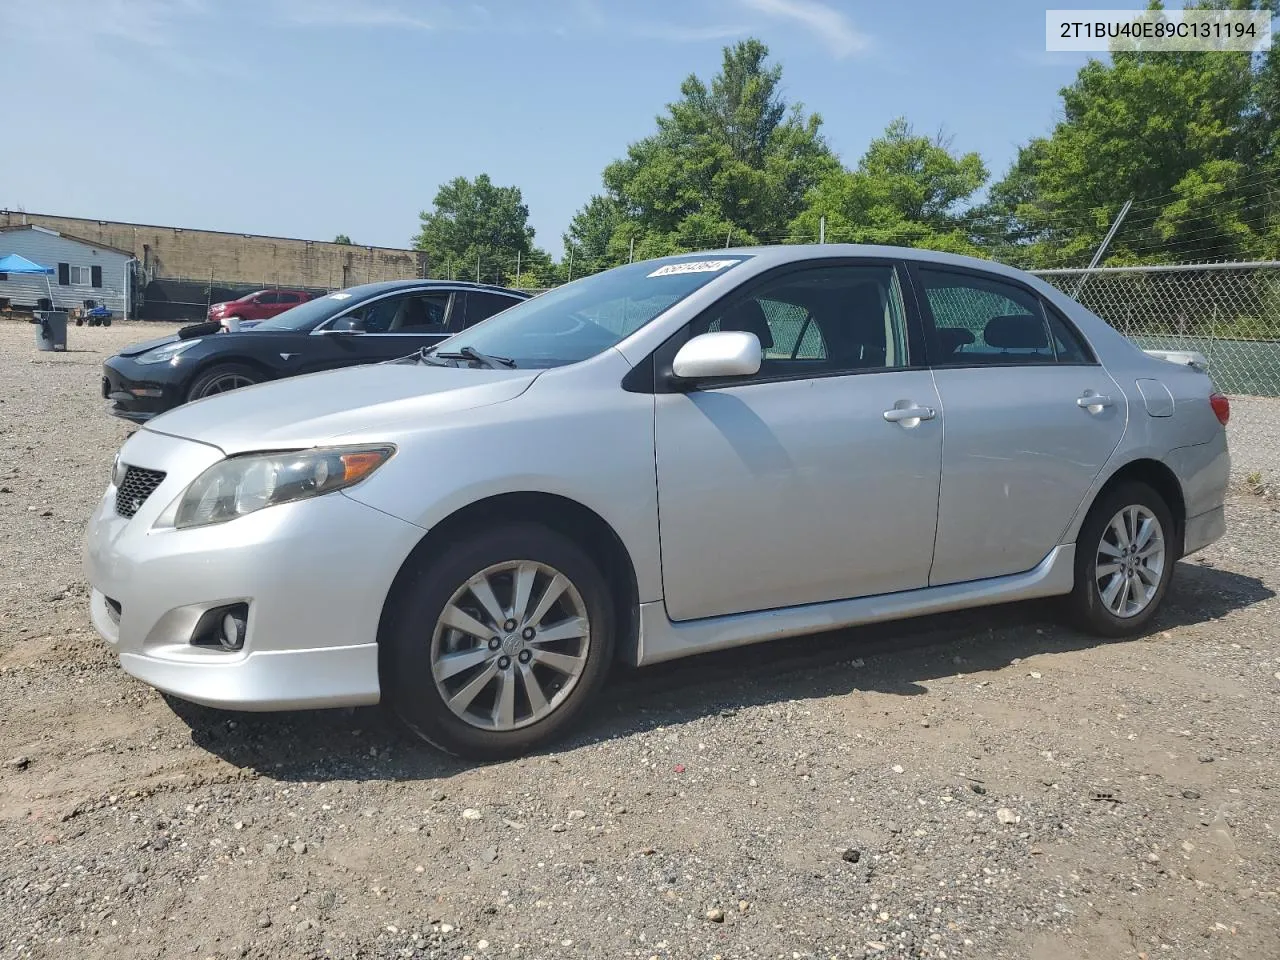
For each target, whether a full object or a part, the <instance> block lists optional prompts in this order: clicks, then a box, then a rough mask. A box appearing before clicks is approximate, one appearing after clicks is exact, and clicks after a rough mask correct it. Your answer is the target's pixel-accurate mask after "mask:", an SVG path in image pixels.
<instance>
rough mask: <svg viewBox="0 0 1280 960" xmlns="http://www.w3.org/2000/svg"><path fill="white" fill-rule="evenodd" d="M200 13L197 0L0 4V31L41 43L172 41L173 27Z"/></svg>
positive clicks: (144, 43)
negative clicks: (2, 28)
mask: <svg viewBox="0 0 1280 960" xmlns="http://www.w3.org/2000/svg"><path fill="white" fill-rule="evenodd" d="M203 12H204V3H203V2H202V0H45V2H44V3H34V4H33V3H6V4H0V26H3V27H5V28H6V29H4V30H2V31H0V33H4V34H5V35H8V36H11V37H18V36H20V37H22V38H23V39H24V40H26V41H28V42H35V43H40V44H51V43H60V44H61V45H63V46H64V47H65V46H66V45H71V46H77V47H83V46H87V45H92V44H93V43H94V42H95V41H97V40H100V39H107V40H124V41H127V42H130V43H135V44H138V45H140V46H144V47H151V48H163V47H167V46H169V45H171V44H172V43H173V42H174V39H175V36H176V33H177V31H176V27H177V26H178V25H179V24H180V22H182V21H185V20H186V19H188V18H189V17H190V16H191V15H193V14H200V13H203Z"/></svg>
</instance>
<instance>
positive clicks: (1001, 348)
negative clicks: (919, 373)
mask: <svg viewBox="0 0 1280 960" xmlns="http://www.w3.org/2000/svg"><path fill="white" fill-rule="evenodd" d="M917 276H918V277H919V278H920V281H921V285H922V286H923V292H924V295H925V300H926V301H927V302H928V305H929V312H930V313H931V314H932V315H933V324H934V328H935V331H936V340H935V343H936V345H937V350H936V354H937V356H936V358H935V363H936V364H938V365H939V366H962V367H970V366H984V365H992V366H1001V365H1010V364H1013V365H1028V364H1045V363H1088V362H1090V358H1089V354H1088V350H1087V348H1086V347H1085V345H1084V343H1083V342H1082V341H1081V340H1080V337H1079V335H1078V334H1077V333H1076V332H1075V331H1074V330H1073V329H1071V327H1070V325H1069V324H1067V323H1066V321H1065V320H1063V319H1062V318H1061V317H1058V316H1056V315H1055V314H1054V312H1053V311H1047V310H1046V309H1045V307H1044V304H1042V303H1041V301H1040V298H1039V297H1037V296H1035V295H1034V294H1032V293H1029V292H1028V291H1026V290H1023V289H1022V288H1021V287H1018V286H1016V285H1014V284H1011V283H1005V282H1003V281H1002V280H999V279H996V278H994V277H986V276H978V275H975V274H966V273H951V272H949V271H946V270H935V269H931V268H927V267H925V268H920V269H919V270H918V271H917Z"/></svg>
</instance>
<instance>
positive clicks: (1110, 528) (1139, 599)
mask: <svg viewBox="0 0 1280 960" xmlns="http://www.w3.org/2000/svg"><path fill="white" fill-rule="evenodd" d="M1166 558H1167V550H1166V546H1165V538H1164V528H1163V527H1162V526H1161V525H1160V520H1159V519H1158V518H1157V517H1156V515H1155V514H1154V513H1152V512H1151V510H1149V509H1148V508H1147V507H1144V506H1142V505H1141V504H1131V505H1129V506H1127V507H1122V508H1121V509H1120V510H1119V511H1118V512H1117V513H1116V515H1115V516H1114V517H1112V518H1111V522H1110V523H1108V524H1107V525H1106V526H1105V527H1104V528H1103V530H1102V538H1101V540H1100V541H1099V543H1098V554H1097V562H1096V567H1095V583H1096V586H1097V590H1098V595H1099V596H1100V597H1101V598H1102V603H1103V605H1104V606H1105V607H1106V608H1107V609H1108V610H1109V611H1111V613H1112V614H1113V615H1114V616H1117V617H1120V618H1121V619H1128V618H1129V617H1136V616H1137V615H1138V614H1140V613H1141V612H1142V611H1143V610H1145V609H1146V608H1147V606H1148V605H1149V604H1150V603H1151V601H1152V599H1153V598H1154V597H1155V595H1156V591H1157V590H1159V588H1160V579H1161V577H1162V576H1163V575H1164V565H1165V562H1166Z"/></svg>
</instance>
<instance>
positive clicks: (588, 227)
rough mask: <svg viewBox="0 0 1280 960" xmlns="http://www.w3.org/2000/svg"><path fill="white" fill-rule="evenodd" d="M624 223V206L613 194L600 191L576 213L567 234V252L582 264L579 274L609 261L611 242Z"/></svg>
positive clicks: (565, 237) (565, 250)
mask: <svg viewBox="0 0 1280 960" xmlns="http://www.w3.org/2000/svg"><path fill="white" fill-rule="evenodd" d="M622 222H623V213H622V209H621V208H620V206H619V205H618V202H617V201H616V200H614V199H613V198H612V197H608V196H602V195H599V194H597V195H596V196H594V197H592V198H591V199H590V200H588V201H587V202H586V204H585V205H584V206H583V207H582V209H581V210H579V211H578V212H577V213H575V214H574V215H573V219H572V220H571V221H569V229H568V230H567V231H566V232H565V235H564V253H565V259H566V260H567V259H568V258H569V257H570V256H572V257H573V260H574V262H575V263H576V265H577V267H578V272H579V274H582V273H585V272H587V271H589V270H590V269H591V268H592V265H593V264H600V265H604V264H605V263H606V262H607V261H608V255H609V243H610V241H611V240H612V239H613V235H614V233H615V231H617V229H618V227H619V226H620V225H621V224H622Z"/></svg>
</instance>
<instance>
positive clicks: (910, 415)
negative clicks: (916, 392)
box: [884, 404, 938, 423]
mask: <svg viewBox="0 0 1280 960" xmlns="http://www.w3.org/2000/svg"><path fill="white" fill-rule="evenodd" d="M937 415H938V412H937V411H936V410H934V409H933V407H917V406H915V405H914V404H913V405H912V406H910V407H894V408H893V409H892V410H886V411H885V412H884V418H885V420H887V421H888V422H889V423H902V422H904V421H907V420H932V419H933V418H934V417H936V416H937Z"/></svg>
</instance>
